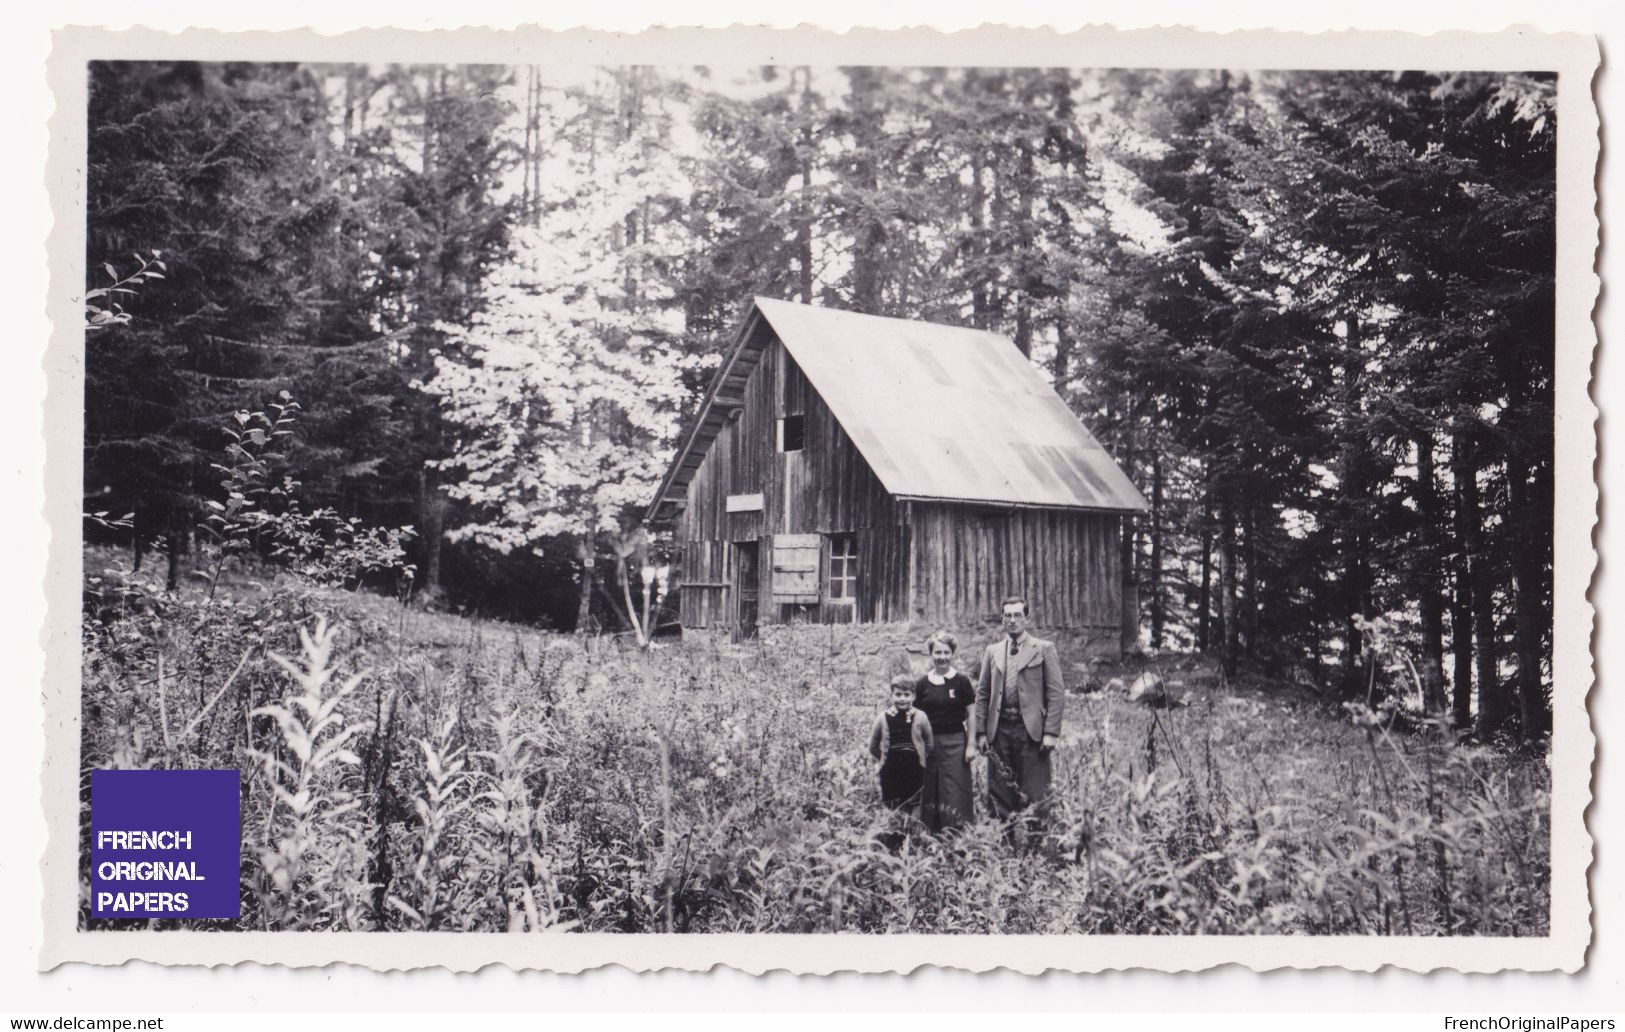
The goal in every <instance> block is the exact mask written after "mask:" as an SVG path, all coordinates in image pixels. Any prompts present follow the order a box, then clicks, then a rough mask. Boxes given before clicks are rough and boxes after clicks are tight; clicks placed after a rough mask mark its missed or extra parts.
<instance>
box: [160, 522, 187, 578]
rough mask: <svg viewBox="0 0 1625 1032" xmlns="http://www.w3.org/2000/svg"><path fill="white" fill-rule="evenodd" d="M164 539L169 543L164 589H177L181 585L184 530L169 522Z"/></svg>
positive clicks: (184, 541) (184, 543)
mask: <svg viewBox="0 0 1625 1032" xmlns="http://www.w3.org/2000/svg"><path fill="white" fill-rule="evenodd" d="M165 540H166V542H167V543H168V545H169V571H168V572H167V573H166V574H165V575H164V590H165V591H177V590H179V589H180V586H181V554H182V553H184V552H185V551H186V532H185V531H184V530H182V529H181V528H180V527H179V526H178V525H176V524H174V523H171V524H170V527H169V530H168V531H167V532H166V533H165Z"/></svg>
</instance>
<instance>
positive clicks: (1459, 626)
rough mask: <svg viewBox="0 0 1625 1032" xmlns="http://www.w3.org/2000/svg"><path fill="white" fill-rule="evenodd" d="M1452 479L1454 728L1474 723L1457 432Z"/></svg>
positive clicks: (1462, 464) (1469, 577) (1468, 573)
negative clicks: (1453, 498)
mask: <svg viewBox="0 0 1625 1032" xmlns="http://www.w3.org/2000/svg"><path fill="white" fill-rule="evenodd" d="M1450 466H1451V476H1452V478H1453V479H1454V480H1455V503H1456V505H1455V510H1456V535H1455V536H1456V540H1455V546H1456V548H1455V563H1454V569H1453V571H1452V580H1453V582H1454V584H1455V591H1454V592H1453V595H1452V599H1451V605H1450V653H1451V656H1452V665H1453V666H1454V667H1455V670H1454V674H1455V677H1454V684H1453V686H1452V691H1451V700H1450V720H1451V723H1453V724H1454V725H1455V726H1456V727H1459V728H1464V727H1468V726H1470V725H1471V724H1472V722H1473V572H1472V562H1471V561H1470V559H1469V557H1468V554H1467V536H1468V535H1467V531H1466V524H1467V521H1468V519H1469V518H1470V517H1469V516H1468V513H1467V506H1466V503H1465V499H1464V498H1463V492H1462V481H1463V480H1465V479H1469V478H1471V476H1472V473H1471V470H1470V468H1469V464H1468V461H1467V458H1466V455H1465V452H1464V450H1463V441H1462V439H1461V435H1460V433H1459V432H1458V433H1457V435H1456V436H1455V438H1454V439H1453V441H1452V444H1451V452H1450Z"/></svg>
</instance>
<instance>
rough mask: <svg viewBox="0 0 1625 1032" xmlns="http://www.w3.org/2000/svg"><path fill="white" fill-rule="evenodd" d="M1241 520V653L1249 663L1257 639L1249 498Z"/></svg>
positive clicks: (1254, 524)
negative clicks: (1243, 556)
mask: <svg viewBox="0 0 1625 1032" xmlns="http://www.w3.org/2000/svg"><path fill="white" fill-rule="evenodd" d="M1242 521H1243V522H1242V547H1243V548H1244V549H1245V561H1244V564H1243V569H1242V577H1243V591H1242V598H1243V600H1244V605H1243V608H1242V615H1243V617H1244V618H1245V619H1244V620H1243V622H1242V630H1243V631H1244V637H1243V640H1242V655H1244V656H1246V657H1247V661H1248V662H1249V663H1251V662H1252V661H1253V660H1254V658H1255V656H1254V655H1253V643H1254V642H1256V641H1257V640H1258V520H1257V517H1256V515H1255V510H1254V508H1253V503H1252V502H1251V501H1250V500H1249V501H1248V503H1247V508H1246V510H1245V515H1244V516H1243V517H1242Z"/></svg>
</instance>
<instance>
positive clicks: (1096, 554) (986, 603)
mask: <svg viewBox="0 0 1625 1032" xmlns="http://www.w3.org/2000/svg"><path fill="white" fill-rule="evenodd" d="M912 511H913V515H912V518H911V520H910V522H911V524H912V527H911V530H912V533H913V539H914V569H913V579H914V600H913V609H912V614H911V615H912V616H913V618H914V619H915V620H921V621H926V622H941V623H945V624H951V625H954V626H971V625H975V624H978V623H982V622H986V621H990V620H995V619H997V617H998V613H999V602H1000V600H1002V599H1003V598H1004V597H1005V596H1006V595H1011V594H1018V593H1019V594H1025V595H1026V596H1027V598H1028V600H1029V602H1030V604H1031V606H1032V610H1033V617H1034V619H1035V620H1037V621H1038V622H1039V623H1040V624H1041V625H1042V626H1045V627H1067V628H1076V629H1079V630H1091V631H1109V630H1115V629H1116V628H1118V627H1120V626H1121V622H1122V583H1121V575H1120V573H1119V568H1118V563H1119V562H1120V561H1121V560H1120V558H1119V544H1118V535H1119V533H1120V525H1119V520H1120V517H1119V516H1117V515H1115V514H1111V513H1092V512H1071V511H1066V510H1056V509H990V508H984V507H973V506H968V505H946V504H937V503H925V502H914V503H912Z"/></svg>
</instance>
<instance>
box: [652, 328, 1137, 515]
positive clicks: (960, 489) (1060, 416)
mask: <svg viewBox="0 0 1625 1032" xmlns="http://www.w3.org/2000/svg"><path fill="white" fill-rule="evenodd" d="M764 322H765V323H766V327H764V326H763V323H764ZM764 329H770V330H771V331H772V333H771V336H776V337H778V339H779V340H781V341H783V343H784V346H785V348H786V349H787V350H788V351H789V352H790V355H791V357H793V358H794V359H795V361H796V364H797V365H799V366H800V367H801V370H802V372H803V373H805V374H806V376H807V380H808V382H810V383H811V384H812V386H813V388H814V389H815V390H816V391H818V394H819V396H820V397H822V398H823V399H824V402H825V404H827V405H828V406H829V408H830V411H831V412H832V413H833V414H834V416H835V418H836V419H837V420H838V421H839V422H840V424H841V426H842V428H843V429H845V430H846V432H847V434H848V436H850V437H851V438H852V442H853V443H854V444H855V445H857V448H858V451H859V452H861V453H862V455H863V458H864V460H865V461H866V462H868V463H869V465H870V467H871V468H872V469H873V470H874V472H875V475H876V476H877V477H879V478H880V482H881V484H882V485H884V486H885V488H886V490H887V491H889V492H890V493H891V494H893V495H894V496H897V497H900V498H917V499H941V500H943V501H954V502H979V503H986V504H990V505H1019V506H1033V507H1039V508H1065V509H1104V510H1112V511H1129V510H1133V511H1144V510H1145V509H1146V508H1147V506H1146V503H1145V499H1144V498H1143V497H1141V495H1140V492H1139V491H1138V490H1136V489H1135V487H1134V484H1133V483H1132V482H1131V481H1130V480H1129V479H1128V477H1127V476H1125V475H1124V474H1123V471H1122V470H1121V469H1119V468H1118V467H1117V463H1116V462H1115V461H1113V459H1112V457H1111V456H1110V455H1108V454H1107V453H1106V450H1105V449H1104V448H1102V447H1101V446H1100V444H1099V442H1097V441H1096V440H1095V439H1094V437H1093V436H1092V435H1091V434H1090V433H1089V431H1088V430H1086V429H1084V426H1083V424H1082V423H1080V422H1078V418H1077V416H1075V415H1073V414H1072V410H1071V409H1068V408H1067V407H1066V403H1065V402H1064V401H1062V400H1061V398H1060V396H1059V395H1058V394H1056V393H1055V391H1054V389H1053V388H1052V387H1050V385H1049V384H1048V383H1047V382H1046V381H1045V380H1044V377H1043V376H1042V375H1040V373H1039V372H1038V370H1037V369H1035V368H1034V367H1033V365H1032V363H1030V362H1028V361H1027V359H1026V358H1025V357H1023V356H1022V354H1021V352H1020V351H1019V350H1018V349H1017V348H1016V346H1015V345H1014V344H1013V343H1011V342H1010V340H1009V339H1008V338H1005V337H1001V336H999V335H998V334H996V333H990V332H988V331H986V330H974V329H967V328H964V327H958V326H944V325H942V324H940V323H927V322H916V321H912V320H908V319H890V318H885V317H882V316H875V315H859V314H857V313H855V312H843V311H840V310H838V309H833V308H815V307H813V306H811V305H799V304H794V303H791V302H789V301H777V300H773V299H772V298H763V297H759V298H756V299H755V304H754V307H753V308H752V310H751V311H750V312H749V313H748V314H747V316H746V318H745V321H744V324H743V326H742V328H741V330H740V336H739V341H738V343H737V344H736V345H735V347H734V350H733V351H732V352H731V353H730V354H729V355H728V357H727V359H726V360H725V361H724V363H723V367H722V369H721V370H719V371H718V374H717V377H716V379H715V380H714V381H713V382H712V385H711V389H710V391H709V392H707V395H706V398H705V400H704V401H703V402H702V403H701V406H700V412H699V414H698V416H697V418H696V420H695V423H694V425H693V426H692V427H691V428H690V431H689V433H688V436H687V438H686V439H685V441H684V443H683V446H682V448H681V449H680V450H679V451H678V453H677V456H676V458H675V459H674V460H673V462H672V465H671V468H670V469H668V470H667V472H666V478H665V480H664V482H663V483H662V484H661V485H660V489H659V491H658V492H657V493H656V495H655V499H654V502H653V503H652V504H651V505H650V507H649V518H650V519H651V520H657V519H659V518H661V517H662V516H663V515H669V512H670V509H669V508H665V507H669V506H671V505H675V504H676V503H677V501H678V500H679V497H678V496H679V492H681V491H682V490H683V488H684V487H685V485H687V483H688V479H689V477H690V476H692V474H693V471H694V470H695V469H696V468H698V466H699V463H700V461H701V459H703V457H704V455H705V452H706V450H707V449H709V448H710V446H711V442H712V441H713V440H715V439H716V435H717V433H718V432H719V431H720V430H721V427H722V425H723V421H724V419H725V418H726V417H725V411H726V410H725V409H723V408H719V407H718V405H720V404H722V403H723V402H727V401H731V400H737V399H733V397H732V395H733V393H737V392H739V391H741V390H742V387H743V383H744V379H745V378H747V377H748V376H749V375H750V373H751V371H752V370H754V368H755V365H756V359H757V358H759V357H760V351H761V348H762V347H764V346H765V345H766V343H767V342H768V340H769V339H770V335H769V334H768V333H766V332H763V331H764ZM723 395H728V397H727V398H724V397H723ZM713 400H716V401H717V402H718V404H717V405H714V404H713Z"/></svg>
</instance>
